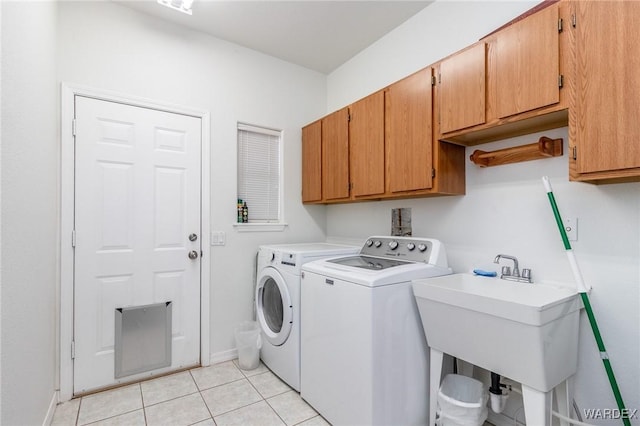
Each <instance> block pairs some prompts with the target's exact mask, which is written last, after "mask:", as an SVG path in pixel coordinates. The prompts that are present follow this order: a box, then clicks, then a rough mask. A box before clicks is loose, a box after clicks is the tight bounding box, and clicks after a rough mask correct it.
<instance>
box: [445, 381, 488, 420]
mask: <svg viewBox="0 0 640 426" xmlns="http://www.w3.org/2000/svg"><path fill="white" fill-rule="evenodd" d="M488 399H489V397H488V395H487V391H486V390H485V389H484V385H483V384H482V382H480V381H479V380H476V379H473V378H471V377H466V376H461V375H459V374H447V375H446V376H445V378H444V380H443V381H442V384H441V385H440V390H439V391H438V411H437V414H438V419H437V421H436V424H437V425H439V426H481V425H482V424H483V423H484V421H485V420H486V419H487V415H488V413H489V412H488V409H487V400H488Z"/></svg>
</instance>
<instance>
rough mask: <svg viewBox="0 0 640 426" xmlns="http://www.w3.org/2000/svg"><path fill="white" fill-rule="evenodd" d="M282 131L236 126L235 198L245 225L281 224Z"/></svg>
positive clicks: (246, 125) (240, 124) (242, 125)
mask: <svg viewBox="0 0 640 426" xmlns="http://www.w3.org/2000/svg"><path fill="white" fill-rule="evenodd" d="M281 140H282V131H280V130H274V129H268V128H264V127H257V126H252V125H248V124H243V123H238V199H241V200H242V202H243V204H244V203H246V206H247V210H248V215H247V216H248V223H280V222H281V221H282V208H281V202H280V201H281V194H280V191H281V187H282V185H281V178H282V171H281V161H280V157H281V154H280V152H281V148H280V145H281Z"/></svg>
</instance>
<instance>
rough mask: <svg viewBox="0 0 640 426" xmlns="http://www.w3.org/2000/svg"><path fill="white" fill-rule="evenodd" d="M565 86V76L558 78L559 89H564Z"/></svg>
mask: <svg viewBox="0 0 640 426" xmlns="http://www.w3.org/2000/svg"><path fill="white" fill-rule="evenodd" d="M563 85H564V76H563V75H562V74H560V75H559V76H558V87H562V86H563Z"/></svg>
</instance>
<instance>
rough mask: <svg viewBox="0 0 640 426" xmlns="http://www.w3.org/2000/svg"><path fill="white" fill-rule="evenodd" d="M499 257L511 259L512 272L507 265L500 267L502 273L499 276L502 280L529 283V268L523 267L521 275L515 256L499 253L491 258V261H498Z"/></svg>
mask: <svg viewBox="0 0 640 426" xmlns="http://www.w3.org/2000/svg"><path fill="white" fill-rule="evenodd" d="M500 259H509V260H511V261H513V272H512V271H511V268H510V267H509V266H503V267H502V273H501V275H500V278H501V279H503V280H511V281H518V282H523V283H531V282H532V281H531V269H526V268H525V269H523V270H522V275H520V268H519V267H518V259H517V258H516V257H515V256H509V255H507V254H499V255H497V256H496V258H495V259H493V263H500Z"/></svg>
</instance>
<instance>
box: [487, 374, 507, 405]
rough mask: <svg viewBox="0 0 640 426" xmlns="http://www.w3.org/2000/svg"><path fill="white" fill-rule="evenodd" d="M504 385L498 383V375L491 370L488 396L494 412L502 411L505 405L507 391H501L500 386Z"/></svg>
mask: <svg viewBox="0 0 640 426" xmlns="http://www.w3.org/2000/svg"><path fill="white" fill-rule="evenodd" d="M503 387H506V385H503V384H501V383H500V375H499V374H497V373H494V372H493V371H492V372H491V387H490V388H489V396H490V398H491V410H492V411H493V412H495V413H502V411H504V407H505V406H506V405H507V398H509V394H508V393H503V392H502V388H503Z"/></svg>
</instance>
